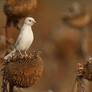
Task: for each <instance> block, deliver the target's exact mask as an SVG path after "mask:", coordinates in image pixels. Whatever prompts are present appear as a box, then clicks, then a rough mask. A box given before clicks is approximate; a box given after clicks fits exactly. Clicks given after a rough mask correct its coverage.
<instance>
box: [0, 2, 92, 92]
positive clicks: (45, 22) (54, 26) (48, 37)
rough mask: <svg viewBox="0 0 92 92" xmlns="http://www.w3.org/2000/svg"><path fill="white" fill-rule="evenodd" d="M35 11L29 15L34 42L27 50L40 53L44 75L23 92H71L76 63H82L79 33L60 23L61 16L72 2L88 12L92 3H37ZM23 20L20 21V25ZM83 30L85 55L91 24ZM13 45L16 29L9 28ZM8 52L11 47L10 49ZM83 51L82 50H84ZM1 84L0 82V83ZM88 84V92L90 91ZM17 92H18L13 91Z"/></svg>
mask: <svg viewBox="0 0 92 92" xmlns="http://www.w3.org/2000/svg"><path fill="white" fill-rule="evenodd" d="M5 1H6V0H0V57H4V55H5V52H6V50H5V48H4V46H5V29H4V27H3V26H5V23H6V16H5V14H4V12H3V5H4V3H5ZM39 2H40V5H39V6H40V7H39V9H37V10H35V11H34V13H33V14H30V16H32V17H34V18H35V19H36V21H37V23H36V24H35V25H34V26H33V33H34V37H35V40H34V42H33V44H32V46H31V51H36V50H40V51H42V54H41V55H42V58H43V60H44V72H43V75H42V77H41V80H40V81H39V83H38V84H37V85H35V86H34V87H31V88H28V89H24V92H72V88H73V84H74V81H75V78H76V68H77V63H79V62H81V63H84V62H85V61H84V60H85V58H84V57H83V51H82V48H81V44H80V40H81V36H82V35H81V32H80V30H79V29H77V28H73V27H70V26H68V25H66V24H64V23H63V22H62V15H63V14H64V12H65V9H67V8H68V7H69V6H71V4H72V3H74V2H78V3H80V4H82V5H84V6H83V7H85V5H86V7H87V9H88V12H89V13H90V16H91V14H92V13H91V12H92V0H38V4H39ZM22 23H23V20H22V21H21V22H20V25H21V24H22ZM85 30H87V34H90V36H89V35H87V37H86V35H84V36H83V37H86V39H87V43H86V44H87V45H88V47H87V48H86V49H88V52H87V54H89V55H90V56H91V54H92V32H91V30H92V25H89V26H88V27H87V28H86V29H85ZM8 31H9V35H10V38H12V39H13V43H12V44H13V45H14V43H15V41H16V38H17V36H18V33H19V30H17V29H16V28H14V27H13V26H11V27H10V28H9V29H8ZM11 50H12V48H11ZM84 50H85V49H84ZM0 81H2V80H0ZM91 85H92V84H91V83H90V84H89V86H88V92H92V89H91V87H90V86H91ZM17 92H20V91H17Z"/></svg>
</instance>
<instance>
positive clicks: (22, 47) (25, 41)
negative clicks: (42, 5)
mask: <svg viewBox="0 0 92 92" xmlns="http://www.w3.org/2000/svg"><path fill="white" fill-rule="evenodd" d="M34 23H36V21H35V20H34V18H32V17H27V18H26V19H25V20H24V24H23V26H22V28H21V31H20V34H19V36H18V39H17V41H16V44H15V47H14V49H13V51H11V52H10V53H9V54H8V55H6V56H5V57H4V59H5V60H8V59H9V58H11V57H12V56H13V55H15V52H16V51H19V52H20V54H21V51H24V52H25V54H26V51H27V50H28V49H29V47H30V46H31V44H32V42H33V39H34V36H33V32H32V26H33V25H34Z"/></svg>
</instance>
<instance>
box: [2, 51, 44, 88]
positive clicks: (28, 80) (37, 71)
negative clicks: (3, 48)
mask: <svg viewBox="0 0 92 92" xmlns="http://www.w3.org/2000/svg"><path fill="white" fill-rule="evenodd" d="M3 71H4V75H3V76H4V79H5V80H8V82H9V83H10V84H11V85H13V86H17V87H22V88H27V87H31V86H33V85H34V84H36V83H37V81H38V80H39V79H40V77H41V75H42V72H43V61H42V59H41V57H40V56H39V55H38V54H37V52H36V53H34V54H33V55H32V56H30V54H29V55H28V56H24V57H21V56H20V55H19V54H17V55H16V56H14V57H13V58H12V59H11V61H10V62H9V63H7V64H6V65H5V67H4V70H3Z"/></svg>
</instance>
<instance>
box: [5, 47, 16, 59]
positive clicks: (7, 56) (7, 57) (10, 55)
mask: <svg viewBox="0 0 92 92" xmlns="http://www.w3.org/2000/svg"><path fill="white" fill-rule="evenodd" d="M15 52H16V49H14V50H13V51H11V52H10V53H9V54H8V55H6V56H5V57H4V59H5V60H8V59H10V58H12V56H14V55H15Z"/></svg>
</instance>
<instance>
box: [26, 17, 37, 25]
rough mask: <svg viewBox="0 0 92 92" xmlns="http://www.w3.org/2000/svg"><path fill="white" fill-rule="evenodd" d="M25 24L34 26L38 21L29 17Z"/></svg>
mask: <svg viewBox="0 0 92 92" xmlns="http://www.w3.org/2000/svg"><path fill="white" fill-rule="evenodd" d="M24 23H25V24H27V25H30V26H33V25H34V24H35V23H36V21H35V19H34V18H32V17H27V18H26V19H25V20H24Z"/></svg>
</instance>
